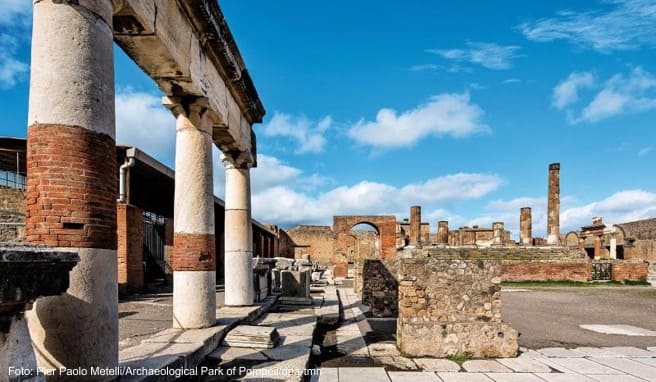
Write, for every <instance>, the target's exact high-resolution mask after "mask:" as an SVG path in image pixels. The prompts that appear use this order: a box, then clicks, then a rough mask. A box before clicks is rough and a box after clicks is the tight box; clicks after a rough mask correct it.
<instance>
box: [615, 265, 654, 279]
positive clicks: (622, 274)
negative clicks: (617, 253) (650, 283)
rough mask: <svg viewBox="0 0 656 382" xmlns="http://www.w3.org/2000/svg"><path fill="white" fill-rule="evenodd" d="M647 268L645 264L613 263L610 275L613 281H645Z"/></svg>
mask: <svg viewBox="0 0 656 382" xmlns="http://www.w3.org/2000/svg"><path fill="white" fill-rule="evenodd" d="M648 267H649V263H647V262H628V261H614V262H613V268H612V272H611V273H612V277H613V280H615V281H626V280H646V279H647V269H648Z"/></svg>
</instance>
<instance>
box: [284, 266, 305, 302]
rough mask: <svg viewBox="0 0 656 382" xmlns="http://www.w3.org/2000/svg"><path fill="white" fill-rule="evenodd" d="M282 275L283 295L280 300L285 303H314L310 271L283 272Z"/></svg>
mask: <svg viewBox="0 0 656 382" xmlns="http://www.w3.org/2000/svg"><path fill="white" fill-rule="evenodd" d="M281 276H282V295H281V296H280V299H279V300H280V302H281V303H283V304H299V305H310V304H312V297H310V271H307V270H306V271H289V270H285V271H282V272H281Z"/></svg>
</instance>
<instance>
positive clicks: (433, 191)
mask: <svg viewBox="0 0 656 382" xmlns="http://www.w3.org/2000/svg"><path fill="white" fill-rule="evenodd" d="M501 183H502V181H501V179H500V178H499V177H498V176H496V175H487V174H465V173H461V174H455V175H447V176H442V177H438V178H433V179H429V180H427V181H425V182H423V183H418V184H409V185H405V186H400V187H397V186H392V185H389V184H385V183H378V182H370V181H366V180H365V181H361V182H359V183H357V184H354V185H352V186H339V187H336V188H333V189H330V190H327V191H325V192H321V193H318V194H316V195H311V194H309V193H306V192H302V191H299V190H298V189H296V188H295V187H294V186H293V184H294V182H291V184H288V185H284V184H280V185H276V186H274V187H270V188H266V189H263V190H260V191H257V192H256V191H254V192H253V214H254V216H256V217H257V218H258V219H259V220H261V221H268V222H275V223H276V224H280V225H283V226H293V225H297V224H330V222H331V221H332V217H333V216H334V215H340V214H346V215H357V214H366V215H383V214H385V215H387V214H389V215H397V216H399V217H400V216H405V215H406V214H407V210H408V208H409V207H410V205H413V204H417V203H422V204H424V207H425V208H426V209H427V210H430V209H433V208H434V206H435V205H436V204H441V203H450V202H454V201H458V200H472V199H479V198H482V197H484V196H485V195H487V194H489V193H491V192H493V191H495V190H496V189H497V188H498V187H499V186H500V184H501ZM399 211H403V212H399ZM436 211H437V212H436ZM439 211H440V210H433V215H435V214H437V213H440V212H439ZM441 211H443V210H441ZM429 216H432V215H429ZM449 216H452V215H451V214H449ZM453 216H457V215H453ZM445 217H446V218H448V216H440V219H443V218H445ZM460 220H463V219H460Z"/></svg>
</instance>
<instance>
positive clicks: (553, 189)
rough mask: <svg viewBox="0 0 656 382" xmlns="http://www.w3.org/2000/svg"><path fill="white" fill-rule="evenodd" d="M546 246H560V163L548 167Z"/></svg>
mask: <svg viewBox="0 0 656 382" xmlns="http://www.w3.org/2000/svg"><path fill="white" fill-rule="evenodd" d="M548 192H549V194H548V196H547V198H548V200H547V245H558V244H560V163H552V164H550V165H549V191H548Z"/></svg>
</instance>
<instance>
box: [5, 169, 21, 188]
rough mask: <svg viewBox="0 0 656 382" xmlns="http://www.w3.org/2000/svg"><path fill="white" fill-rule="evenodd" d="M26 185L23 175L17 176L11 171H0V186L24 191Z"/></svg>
mask: <svg viewBox="0 0 656 382" xmlns="http://www.w3.org/2000/svg"><path fill="white" fill-rule="evenodd" d="M26 184H27V182H26V181H25V175H23V174H18V173H15V172H12V171H3V170H0V186H5V187H11V188H17V189H19V190H24V189H25V187H26Z"/></svg>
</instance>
